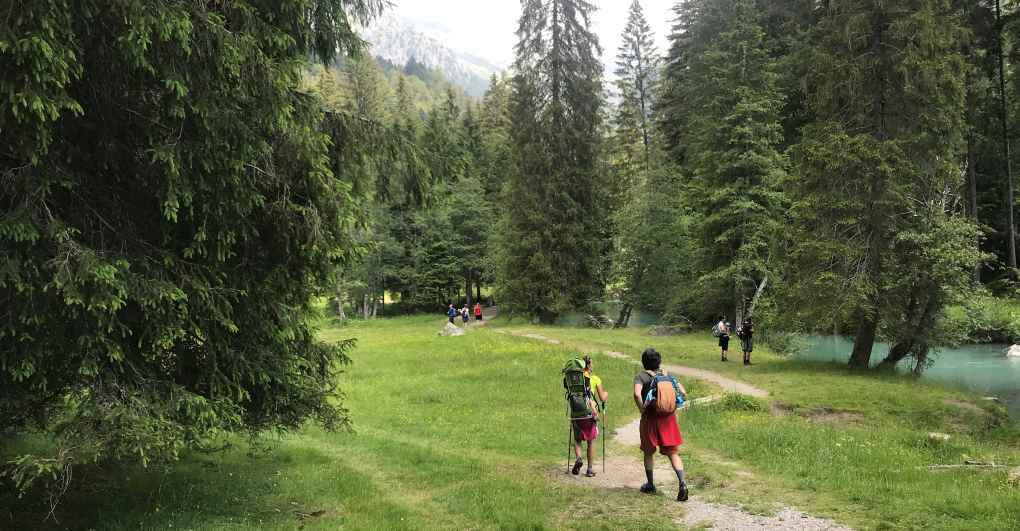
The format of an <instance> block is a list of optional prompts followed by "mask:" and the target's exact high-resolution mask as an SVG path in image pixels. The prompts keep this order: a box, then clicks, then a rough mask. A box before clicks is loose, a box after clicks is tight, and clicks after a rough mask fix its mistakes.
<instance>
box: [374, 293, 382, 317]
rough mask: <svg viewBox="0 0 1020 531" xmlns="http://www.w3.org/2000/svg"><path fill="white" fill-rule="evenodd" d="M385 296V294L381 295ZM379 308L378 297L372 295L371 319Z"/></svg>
mask: <svg viewBox="0 0 1020 531" xmlns="http://www.w3.org/2000/svg"><path fill="white" fill-rule="evenodd" d="M383 296H384V297H385V295H383ZM378 310H379V299H378V298H376V297H372V319H375V316H376V314H377V313H378Z"/></svg>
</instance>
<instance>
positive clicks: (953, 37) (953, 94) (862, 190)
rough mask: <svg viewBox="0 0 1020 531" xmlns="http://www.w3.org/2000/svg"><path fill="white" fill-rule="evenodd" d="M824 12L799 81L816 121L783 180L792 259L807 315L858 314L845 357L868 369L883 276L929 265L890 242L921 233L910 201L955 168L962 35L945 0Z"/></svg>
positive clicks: (864, 4) (857, 3)
mask: <svg viewBox="0 0 1020 531" xmlns="http://www.w3.org/2000/svg"><path fill="white" fill-rule="evenodd" d="M820 9H821V12H820V18H819V22H818V24H817V25H816V27H815V30H814V34H813V39H814V40H813V46H812V51H811V53H810V54H809V55H808V56H807V57H806V60H807V61H808V62H809V64H810V65H812V68H811V70H810V71H811V73H810V74H809V75H808V76H807V77H806V78H805V79H804V83H805V85H806V88H807V93H808V94H810V101H809V103H810V108H811V112H812V113H813V115H814V116H815V119H814V121H813V123H811V124H809V125H808V126H806V127H805V129H804V134H803V140H802V142H801V144H800V145H799V146H798V148H797V157H796V159H797V169H798V171H797V172H796V175H797V177H798V179H797V180H796V181H795V182H794V183H793V186H791V187H790V188H791V190H792V191H794V192H795V203H794V204H795V209H794V215H795V216H796V219H797V225H796V226H797V228H798V229H799V230H798V231H797V232H796V236H795V238H794V240H793V243H794V248H793V252H792V258H793V261H792V264H793V266H794V269H793V270H794V272H795V273H796V274H797V278H796V282H795V285H797V286H800V292H801V294H802V295H803V296H804V297H803V299H802V300H803V301H804V302H805V305H804V308H812V309H814V310H815V312H814V313H815V316H814V319H815V320H818V319H819V318H821V319H826V318H828V319H833V320H837V321H839V320H846V319H848V318H849V319H852V320H853V321H854V322H856V326H857V331H856V334H855V336H856V337H855V342H854V349H853V353H852V356H851V359H850V365H851V366H854V367H868V366H869V364H870V358H871V351H872V347H873V345H874V343H875V339H876V336H877V334H878V330H879V324H880V320H881V318H882V315H881V314H882V311H883V309H885V307H886V303H887V301H888V300H889V298H890V297H891V296H892V294H891V293H890V292H889V288H890V286H891V285H892V283H891V282H890V279H895V278H897V277H899V276H901V275H903V274H905V273H904V271H903V268H904V267H921V268H924V267H931V266H932V265H933V264H931V263H926V262H924V261H921V262H913V263H906V262H902V261H899V260H897V258H898V256H897V253H896V252H895V248H896V245H897V238H898V237H900V236H901V233H902V232H903V231H905V230H907V229H914V230H920V231H922V232H924V231H927V230H929V229H930V224H928V223H922V224H920V225H918V223H920V221H919V220H924V219H925V218H924V217H923V216H920V215H918V212H917V211H916V206H917V205H919V204H923V202H924V201H927V200H931V198H933V197H937V196H938V195H939V194H938V193H937V192H938V188H939V187H941V186H945V185H946V183H954V182H955V181H954V179H956V178H958V176H959V169H958V168H957V167H956V164H957V160H958V159H957V157H958V156H959V153H960V148H961V131H962V130H963V127H962V123H961V119H962V117H963V112H962V111H963V103H964V102H965V101H966V100H965V96H964V88H963V80H964V66H963V61H962V58H961V56H960V53H959V50H960V39H961V38H962V35H963V32H962V31H961V26H960V24H959V21H958V19H957V18H956V16H955V13H954V12H953V10H952V9H951V6H950V4H949V2H948V1H947V0H901V1H898V2H884V1H879V0H853V1H846V2H838V3H837V2H832V3H828V4H826V5H825V6H824V7H822V8H820ZM957 189H958V187H957ZM929 219H930V218H929ZM820 293H822V294H830V295H828V296H825V297H819V296H818V294H820Z"/></svg>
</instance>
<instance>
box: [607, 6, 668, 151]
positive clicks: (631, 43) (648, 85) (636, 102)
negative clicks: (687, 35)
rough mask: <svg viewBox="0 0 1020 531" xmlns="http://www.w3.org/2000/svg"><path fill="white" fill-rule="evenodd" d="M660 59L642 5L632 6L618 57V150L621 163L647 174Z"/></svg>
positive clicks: (616, 140)
mask: <svg viewBox="0 0 1020 531" xmlns="http://www.w3.org/2000/svg"><path fill="white" fill-rule="evenodd" d="M658 68H659V57H658V54H657V52H656V50H655V38H654V36H653V34H652V28H651V26H649V25H648V20H646V19H645V13H644V10H643V9H642V8H641V2H640V1H639V0H634V1H633V3H631V5H630V14H629V15H628V18H627V27H626V28H625V29H624V31H623V43H622V44H620V48H619V51H618V53H617V56H616V76H617V80H616V83H615V85H616V91H617V95H618V96H619V98H620V103H619V106H618V107H617V109H616V119H615V122H616V123H615V124H614V125H615V126H616V139H615V143H616V147H617V149H618V150H619V156H620V158H622V159H623V160H621V161H618V164H623V165H626V166H630V167H633V166H638V167H640V168H642V169H644V170H645V171H648V170H649V169H650V166H651V156H652V155H651V154H652V105H653V100H652V97H653V94H654V91H655V82H656V77H657V71H658Z"/></svg>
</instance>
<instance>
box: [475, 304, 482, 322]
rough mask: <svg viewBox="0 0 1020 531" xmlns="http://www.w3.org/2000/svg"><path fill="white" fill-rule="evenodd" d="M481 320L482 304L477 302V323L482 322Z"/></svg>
mask: <svg viewBox="0 0 1020 531" xmlns="http://www.w3.org/2000/svg"><path fill="white" fill-rule="evenodd" d="M481 320H482V303H480V302H476V303H475V321H481Z"/></svg>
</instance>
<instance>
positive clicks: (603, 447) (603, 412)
mask: <svg viewBox="0 0 1020 531" xmlns="http://www.w3.org/2000/svg"><path fill="white" fill-rule="evenodd" d="M608 409H609V407H608V406H606V402H605V401H603V402H602V431H604V432H605V433H603V434H602V474H603V475H605V474H606V437H608V436H609V428H607V427H606V420H607V419H606V410H608Z"/></svg>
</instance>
